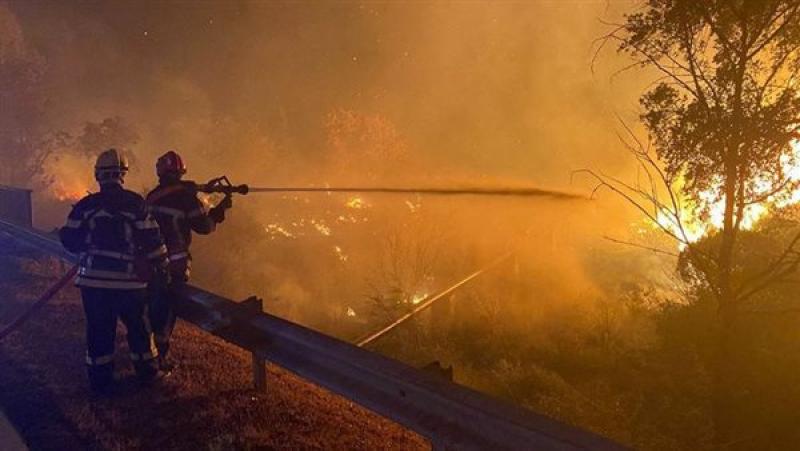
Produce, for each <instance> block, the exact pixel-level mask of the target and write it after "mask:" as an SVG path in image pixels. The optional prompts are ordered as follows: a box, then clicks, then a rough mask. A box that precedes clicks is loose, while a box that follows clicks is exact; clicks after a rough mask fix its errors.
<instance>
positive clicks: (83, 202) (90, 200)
mask: <svg viewBox="0 0 800 451" xmlns="http://www.w3.org/2000/svg"><path fill="white" fill-rule="evenodd" d="M99 201H100V193H88V194H87V195H85V196H83V197H82V198H80V199H79V200H78V202H76V203H75V204H73V205H72V209H73V210H88V209H92V208H94V207H96V206H97V205H98V204H99Z"/></svg>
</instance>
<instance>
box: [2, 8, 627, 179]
mask: <svg viewBox="0 0 800 451" xmlns="http://www.w3.org/2000/svg"><path fill="white" fill-rule="evenodd" d="M628 6H629V2H622V3H609V2H606V1H571V2H570V1H567V2H554V1H546V2H360V3H359V2H246V1H191V2H190V1H180V2H160V1H159V2H156V1H153V2H148V1H137V2H134V1H108V2H90V1H80V2H63V1H52V2H51V1H24V2H23V1H19V2H12V3H10V7H11V9H12V11H14V13H15V14H16V15H17V17H18V19H19V21H20V23H21V24H22V28H23V32H24V34H25V38H26V40H27V41H28V42H29V43H31V44H32V45H33V46H34V47H35V48H36V49H37V50H38V51H39V52H40V53H41V54H43V55H44V57H45V58H46V60H47V63H48V75H47V79H48V86H49V95H48V98H49V115H50V116H51V119H52V121H53V123H54V126H61V127H70V126H73V127H74V126H76V124H79V123H80V122H81V121H85V120H99V119H100V118H102V117H107V116H122V117H125V118H126V119H129V120H130V121H132V122H133V123H134V124H135V125H136V126H137V127H138V128H139V129H140V130H142V134H143V135H144V139H143V142H142V143H141V146H144V147H147V149H145V150H144V153H145V154H146V155H148V156H149V155H155V154H156V153H158V151H161V150H163V149H165V148H179V149H183V150H184V151H186V152H188V153H189V154H192V153H193V152H194V150H195V148H196V147H202V146H203V145H207V144H206V143H204V141H203V135H204V134H208V133H210V132H209V130H213V129H214V128H215V127H216V128H218V127H224V122H225V121H226V120H228V121H230V120H232V121H237V122H246V123H248V124H249V127H250V129H258V130H259V132H260V133H262V134H263V135H265V136H268V137H269V141H270V147H271V149H272V150H271V152H273V153H277V157H276V156H275V155H273V157H274V158H273V159H271V160H270V162H271V163H270V165H271V166H270V167H269V168H265V169H264V170H265V171H267V170H269V171H280V170H290V171H297V172H302V171H303V170H304V168H306V167H310V166H313V165H315V164H316V162H318V161H321V159H324V158H325V155H324V153H325V139H326V136H325V131H324V127H323V124H324V123H325V118H326V116H327V115H329V114H330V112H331V111H332V110H336V109H345V110H353V111H359V112H364V113H367V114H379V115H382V117H385V118H387V119H388V120H389V121H391V123H392V124H394V126H395V127H396V129H397V130H398V133H399V134H401V135H402V138H403V140H404V141H405V142H407V143H408V147H409V148H410V149H412V151H413V153H414V154H415V155H416V156H417V158H418V159H424V160H425V161H426V164H428V165H429V166H431V167H435V168H436V170H437V171H438V172H441V173H445V174H459V173H461V172H463V171H467V172H468V173H471V174H485V175H490V176H509V177H514V178H516V179H519V180H524V181H527V182H531V183H535V184H544V185H548V186H554V187H564V186H566V185H568V184H569V183H570V182H569V179H570V171H571V170H573V169H577V168H581V167H597V166H600V167H603V168H607V169H608V168H610V169H611V170H620V168H625V167H628V166H627V165H628V164H629V163H628V162H626V160H625V155H624V152H623V151H621V150H620V146H619V143H618V142H617V138H616V137H615V135H614V128H615V122H614V114H622V115H624V116H625V115H627V116H629V117H634V118H635V109H636V97H637V95H638V94H639V93H640V92H641V87H642V83H641V81H640V80H638V79H637V77H630V76H629V77H628V78H620V80H621V81H620V80H617V81H614V80H612V78H611V75H610V74H611V73H612V72H613V70H614V69H615V68H617V67H619V66H620V65H621V60H620V59H619V58H618V57H617V56H615V55H614V54H613V52H605V53H604V54H602V55H601V58H600V60H599V64H598V65H597V67H596V68H595V69H596V70H595V72H594V73H592V70H591V64H590V62H591V58H592V55H593V40H595V39H596V38H597V37H599V36H600V35H602V33H603V31H604V30H606V31H607V26H605V25H603V24H602V23H601V22H600V19H604V18H608V17H609V16H611V17H614V16H615V15H618V13H619V11H621V10H624V9H625V8H626V7H628ZM632 114H633V115H634V116H631V115H632ZM201 116H202V118H203V120H204V121H205V126H204V127H195V128H193V127H191V126H187V127H182V128H181V132H180V133H178V132H176V131H175V128H174V127H171V126H172V125H173V124H176V123H186V122H187V121H191V120H192V118H198V117H201ZM192 130H196V132H194V133H193V132H192ZM157 146H158V147H160V148H159V149H155V148H154V147H157ZM231 146H232V147H231V148H224V143H221V144H219V147H218V148H216V149H213V150H210V151H209V150H207V152H220V153H230V154H235V153H236V152H237V150H236V148H235V147H233V146H234V143H231ZM265 152H266V150H265ZM284 157H285V158H284ZM289 157H300V158H301V161H302V164H295V165H294V166H291V167H289V166H290V165H287V167H286V168H280V167H277V168H276V167H274V166H272V165H275V164H277V165H278V166H280V164H281V162H282V161H284V160H286V159H288V158H289ZM295 159H296V158H295ZM250 163H251V164H258V162H250ZM265 164H266V163H265Z"/></svg>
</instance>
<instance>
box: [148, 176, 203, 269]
mask: <svg viewBox="0 0 800 451" xmlns="http://www.w3.org/2000/svg"><path fill="white" fill-rule="evenodd" d="M147 207H148V209H149V211H150V214H151V215H152V216H153V218H154V219H155V220H156V221H157V222H158V225H159V226H160V228H161V233H162V234H163V236H164V243H165V244H166V245H167V251H168V252H169V260H170V262H177V261H181V260H188V259H189V258H190V257H191V255H190V254H189V246H190V245H191V244H192V232H193V231H194V232H195V233H199V234H201V235H207V234H209V233H211V232H213V231H214V229H215V228H216V225H217V223H216V221H214V219H212V218H211V217H210V216H209V214H208V212H207V211H206V208H205V206H204V205H203V203H202V202H201V201H200V199H198V198H197V193H196V191H195V190H194V189H193V188H192V187H191V185H190V184H188V183H183V182H180V181H175V182H171V183H161V184H159V185H158V186H157V187H156V188H155V189H154V190H153V191H151V192H150V194H148V195H147Z"/></svg>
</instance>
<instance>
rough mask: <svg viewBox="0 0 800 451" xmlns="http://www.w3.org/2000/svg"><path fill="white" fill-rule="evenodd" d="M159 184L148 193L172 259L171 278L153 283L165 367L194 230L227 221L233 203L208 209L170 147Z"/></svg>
mask: <svg viewBox="0 0 800 451" xmlns="http://www.w3.org/2000/svg"><path fill="white" fill-rule="evenodd" d="M156 173H157V175H158V186H157V187H156V188H155V189H154V190H153V191H151V192H150V193H149V194H148V195H147V205H148V208H149V211H150V214H151V215H152V216H153V218H154V219H155V220H156V221H157V222H158V225H159V227H160V228H161V233H162V235H163V236H164V242H165V244H166V245H167V251H168V258H169V278H168V279H167V280H155V281H153V282H152V283H151V286H150V289H151V295H150V310H149V314H150V323H151V325H152V327H153V331H154V333H155V343H156V347H157V349H158V352H159V363H160V366H161V369H162V370H165V371H169V370H170V369H171V367H172V365H170V364H169V363H168V361H167V355H168V353H169V346H170V338H171V336H172V330H173V328H174V327H175V311H174V302H175V300H176V299H177V293H178V292H179V291H180V290H181V288H182V286H183V285H185V284H186V283H187V282H188V281H189V274H190V269H191V254H190V253H189V247H190V245H191V243H192V232H195V233H199V234H201V235H207V234H209V233H211V232H213V231H214V230H215V229H216V226H217V224H219V223H221V222H222V221H224V220H225V211H226V210H227V209H229V208H230V207H231V206H232V202H231V199H230V196H228V197H226V198H225V199H224V200H223V201H222V202H220V203H219V204H218V205H217V206H215V207H213V208H211V209H210V210H208V211H206V208H205V206H204V204H203V203H202V202H201V201H200V199H198V198H197V192H196V190H195V189H194V184H193V183H187V182H183V181H182V180H181V178H182V177H183V175H184V174H186V165H185V163H184V162H183V159H182V158H181V156H180V155H178V153H177V152H175V151H172V150H170V151H169V152H167V153H165V154H164V155H162V156H161V157H160V158H159V159H158V161H157V162H156Z"/></svg>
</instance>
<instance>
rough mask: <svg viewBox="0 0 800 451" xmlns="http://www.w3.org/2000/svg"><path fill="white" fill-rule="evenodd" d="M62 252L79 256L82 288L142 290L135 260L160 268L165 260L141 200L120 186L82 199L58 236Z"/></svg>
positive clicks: (158, 235) (107, 187) (155, 227)
mask: <svg viewBox="0 0 800 451" xmlns="http://www.w3.org/2000/svg"><path fill="white" fill-rule="evenodd" d="M59 235H60V238H61V242H62V243H63V245H64V247H65V248H66V249H67V250H68V251H70V252H72V253H74V254H79V255H80V256H81V263H80V269H79V271H78V277H77V278H76V280H75V284H76V285H78V286H82V287H93V288H111V289H120V290H128V289H141V288H145V287H146V286H147V284H146V282H145V281H144V280H142V279H141V278H140V277H139V275H138V274H137V271H136V260H137V257H138V258H141V259H148V260H150V261H151V262H155V263H157V264H161V263H162V262H163V261H164V260H165V259H166V253H167V249H166V247H165V246H164V242H163V239H162V237H161V233H160V231H159V228H158V223H157V222H156V221H155V220H153V218H152V217H151V216H150V215H149V214H148V212H147V209H146V207H145V203H144V199H143V198H142V196H140V195H138V194H136V193H134V192H132V191H128V190H126V189H123V188H122V186H121V185H117V184H106V185H102V187H101V190H100V192H99V193H96V194H90V195H88V196H86V197H84V198H83V199H81V200H80V201H79V202H78V203H77V204H76V205H75V206H74V207H73V208H72V211H71V212H70V214H69V217H68V218H67V223H66V225H65V226H64V227H62V228H61V230H60V232H59Z"/></svg>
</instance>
